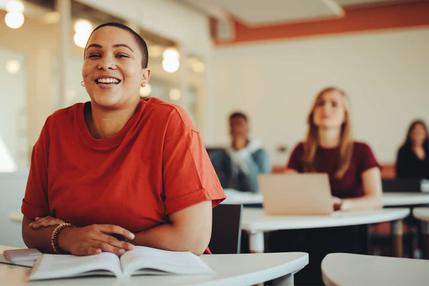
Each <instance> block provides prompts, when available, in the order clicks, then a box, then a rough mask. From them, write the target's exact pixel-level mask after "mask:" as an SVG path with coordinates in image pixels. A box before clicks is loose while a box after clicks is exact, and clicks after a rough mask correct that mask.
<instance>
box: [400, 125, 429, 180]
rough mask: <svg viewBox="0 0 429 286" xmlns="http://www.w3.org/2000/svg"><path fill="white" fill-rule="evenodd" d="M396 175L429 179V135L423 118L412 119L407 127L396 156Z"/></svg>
mask: <svg viewBox="0 0 429 286" xmlns="http://www.w3.org/2000/svg"><path fill="white" fill-rule="evenodd" d="M396 177H398V178H425V179H429V135H428V128H427V126H426V124H425V123H424V121H423V120H415V121H413V122H412V123H411V125H410V127H409V128H408V132H407V137H406V138H405V142H404V144H403V145H402V146H401V148H400V149H399V151H398V155H397V158H396Z"/></svg>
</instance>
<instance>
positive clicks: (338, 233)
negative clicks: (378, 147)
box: [268, 87, 382, 285]
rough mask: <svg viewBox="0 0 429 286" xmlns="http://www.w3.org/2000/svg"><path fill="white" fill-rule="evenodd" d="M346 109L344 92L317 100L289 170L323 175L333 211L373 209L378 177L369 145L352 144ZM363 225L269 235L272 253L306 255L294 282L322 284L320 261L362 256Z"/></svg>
mask: <svg viewBox="0 0 429 286" xmlns="http://www.w3.org/2000/svg"><path fill="white" fill-rule="evenodd" d="M350 117H351V116H350V108H349V103H348V99H347V96H346V94H345V92H344V91H342V90H340V89H338V88H335V87H328V88H325V89H323V90H321V91H320V92H319V93H318V95H317V96H316V98H315V101H314V103H313V106H312V108H311V111H310V113H309V115H308V118H307V123H308V126H309V128H308V133H307V138H306V139H305V141H304V142H303V143H300V144H298V145H297V146H296V147H295V149H294V150H293V152H292V154H291V157H290V159H289V163H288V166H287V168H288V169H287V171H288V172H300V173H303V172H319V173H327V174H328V175H329V181H330V185H331V191H332V195H333V204H334V208H336V209H341V210H355V209H372V208H380V207H381V206H382V201H381V195H382V188H381V176H380V170H379V167H378V164H377V161H376V159H375V157H374V154H373V152H372V151H371V149H370V147H369V146H368V145H366V144H364V143H360V142H356V141H353V139H352V135H351V122H350ZM366 238H367V233H366V229H365V228H364V227H360V226H344V227H341V228H334V229H332V228H317V229H306V230H291V231H278V232H273V233H271V234H270V238H269V243H268V245H269V249H270V251H305V252H308V253H310V264H309V265H308V266H307V267H305V268H304V269H303V270H302V271H300V272H299V273H298V274H297V276H296V280H295V281H296V284H302V285H321V284H322V281H321V271H320V263H321V261H322V259H323V257H324V256H325V255H326V254H328V253H331V252H352V253H366V249H365V248H366V243H363V242H366Z"/></svg>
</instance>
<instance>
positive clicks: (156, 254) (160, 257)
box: [120, 246, 214, 276]
mask: <svg viewBox="0 0 429 286" xmlns="http://www.w3.org/2000/svg"><path fill="white" fill-rule="evenodd" d="M120 260H121V265H122V272H123V273H124V276H129V275H133V274H145V273H150V274H155V273H156V271H154V270H158V271H160V272H159V274H162V273H163V272H164V274H165V273H174V274H209V273H214V272H213V270H212V269H211V268H210V267H209V266H208V265H207V264H205V263H204V262H203V261H202V260H201V259H200V258H199V257H198V256H196V255H195V254H193V253H191V252H178V251H167V250H161V249H156V248H151V247H145V246H135V247H134V249H133V250H131V251H128V252H126V253H125V254H124V255H122V256H121V258H120ZM145 269H146V270H147V271H145Z"/></svg>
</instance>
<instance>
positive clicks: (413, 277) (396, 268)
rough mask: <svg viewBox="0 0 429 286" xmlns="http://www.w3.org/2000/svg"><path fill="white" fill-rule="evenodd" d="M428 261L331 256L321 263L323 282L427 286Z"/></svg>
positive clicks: (346, 254)
mask: <svg viewBox="0 0 429 286" xmlns="http://www.w3.org/2000/svg"><path fill="white" fill-rule="evenodd" d="M428 269H429V260H422V259H410V258H397V257H381V256H371V255H359V254H350V253H331V254H328V255H327V256H326V257H325V258H324V259H323V261H322V277H323V282H324V283H325V285H327V286H331V285H332V286H333V285H359V286H360V285H428V282H429V271H428Z"/></svg>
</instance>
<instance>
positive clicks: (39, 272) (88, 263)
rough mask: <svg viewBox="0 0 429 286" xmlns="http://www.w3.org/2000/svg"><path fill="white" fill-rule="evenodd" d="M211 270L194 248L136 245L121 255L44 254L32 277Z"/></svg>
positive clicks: (205, 272) (176, 272) (209, 271)
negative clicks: (178, 249)
mask: <svg viewBox="0 0 429 286" xmlns="http://www.w3.org/2000/svg"><path fill="white" fill-rule="evenodd" d="M166 273H171V274H211V273H214V272H213V270H212V269H211V268H210V267H209V266H208V265H206V264H205V263H204V262H203V261H202V260H201V259H200V258H199V257H198V256H196V255H195V254H193V253H191V252H176V251H167V250H161V249H156V248H150V247H144V246H135V247H134V249H133V250H130V251H127V252H126V253H125V254H123V255H122V256H121V257H120V258H119V257H118V256H117V255H115V254H113V253H110V252H102V253H100V254H96V255H91V256H75V255H59V254H43V255H42V256H41V257H40V258H39V259H38V260H37V262H36V264H35V265H34V267H33V270H32V271H31V274H30V280H42V279H55V278H67V277H76V276H92V275H108V276H116V277H119V278H120V277H129V276H130V275H143V274H166Z"/></svg>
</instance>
